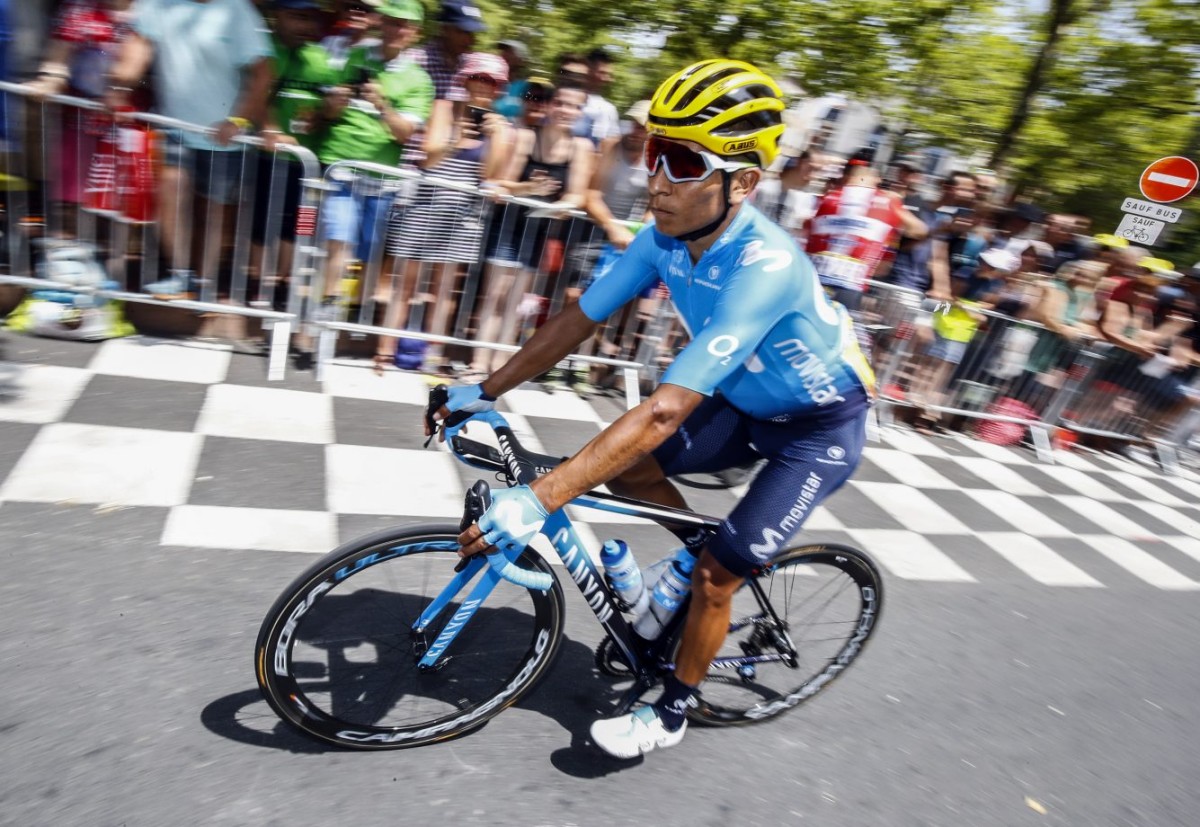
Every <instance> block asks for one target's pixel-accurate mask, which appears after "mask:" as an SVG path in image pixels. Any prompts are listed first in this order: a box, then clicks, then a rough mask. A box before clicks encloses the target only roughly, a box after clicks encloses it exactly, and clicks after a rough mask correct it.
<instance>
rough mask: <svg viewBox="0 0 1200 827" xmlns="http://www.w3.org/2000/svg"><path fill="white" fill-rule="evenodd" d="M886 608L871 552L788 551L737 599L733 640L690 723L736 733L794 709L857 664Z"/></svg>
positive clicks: (713, 670) (806, 548) (749, 581)
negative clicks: (744, 726) (737, 728)
mask: <svg viewBox="0 0 1200 827" xmlns="http://www.w3.org/2000/svg"><path fill="white" fill-rule="evenodd" d="M755 586H757V587H758V588H755ZM882 606H883V581H882V579H881V578H880V576H879V571H878V569H877V568H876V567H875V564H874V563H873V562H872V561H871V559H870V558H869V557H867V555H866V554H864V553H863V552H861V551H858V550H856V549H853V548H849V547H847V546H838V545H823V544H822V545H811V546H802V547H799V548H794V549H789V550H787V551H784V552H782V553H781V554H780V555H779V556H778V557H776V558H775V560H774V562H773V563H772V564H771V565H770V566H767V567H765V568H763V570H762V571H761V572H759V573H758V574H756V575H753V576H752V577H750V578H747V584H746V585H745V586H743V587H742V588H741V589H739V590H738V592H737V594H736V595H734V599H733V613H732V619H731V623H730V631H729V637H728V638H727V639H726V641H725V644H724V646H723V647H722V649H721V651H720V652H719V653H718V654H717V657H716V658H715V659H714V660H713V665H712V667H711V668H710V669H709V672H708V676H707V677H706V678H705V679H704V682H703V683H702V684H701V686H700V692H699V694H698V696H697V701H698V706H696V707H694V708H693V709H692V710H691V711H690V712H689V717H690V718H692V719H693V720H695V721H697V722H698V723H703V724H710V725H715V726H735V725H739V724H750V723H754V722H756V721H762V720H765V719H767V718H772V717H774V716H776V715H779V714H781V713H783V712H786V711H788V710H789V709H792V708H794V707H795V706H796V705H798V704H800V703H802V702H803V701H805V700H807V699H808V698H811V697H812V696H813V695H815V694H817V693H818V692H820V691H821V690H822V689H824V688H825V687H826V686H827V685H828V684H829V683H830V682H831V681H833V680H834V679H835V678H836V677H838V676H839V675H841V674H842V672H844V671H845V669H846V668H847V667H848V666H849V665H850V664H851V663H853V662H854V660H855V658H857V657H858V654H859V653H860V652H861V651H862V648H863V646H864V645H865V644H866V642H867V640H868V639H869V638H870V636H871V634H872V633H873V632H874V630H875V627H876V626H877V625H878V622H879V612H880V610H881V608H882Z"/></svg>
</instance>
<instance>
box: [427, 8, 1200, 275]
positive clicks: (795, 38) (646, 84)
mask: <svg viewBox="0 0 1200 827" xmlns="http://www.w3.org/2000/svg"><path fill="white" fill-rule="evenodd" d="M480 2H481V5H482V6H483V9H484V13H485V17H486V18H487V20H488V22H489V24H490V30H489V32H488V33H487V34H486V35H484V36H483V37H482V38H481V43H480V45H481V47H488V46H490V45H491V44H493V43H494V42H495V41H496V40H502V39H505V38H509V37H516V38H519V39H521V40H523V41H525V43H526V44H527V45H528V46H529V47H530V49H531V50H532V52H533V54H534V56H535V69H537V70H539V71H541V72H549V71H550V70H551V69H552V68H553V66H554V62H555V59H556V57H557V55H558V54H560V53H562V52H566V51H587V50H588V49H590V48H592V47H594V46H598V45H602V46H605V47H608V48H610V49H612V50H613V51H614V52H615V53H616V54H617V55H618V56H619V57H620V60H619V62H618V64H617V67H616V69H617V71H616V82H615V83H614V86H613V89H612V90H611V93H610V97H612V98H613V99H614V101H615V102H616V103H617V104H618V106H621V107H624V106H626V105H628V104H629V103H631V102H633V101H634V100H637V99H639V98H643V97H647V96H648V95H649V93H650V92H651V91H653V89H654V87H655V86H656V85H657V84H658V83H659V82H660V81H661V80H662V79H663V78H665V77H667V76H668V75H669V74H670V73H672V72H674V71H676V70H677V69H679V68H680V67H682V66H684V65H686V64H687V63H689V62H692V61H694V60H698V59H702V58H708V57H716V56H722V57H732V58H741V59H744V60H749V61H751V62H754V63H757V64H759V65H760V66H761V67H762V68H763V69H765V70H767V71H769V72H772V73H775V74H776V76H779V77H783V76H786V77H788V78H789V79H791V80H792V81H794V82H795V83H797V84H799V86H800V87H801V88H802V89H803V90H804V94H805V95H806V96H813V95H821V94H826V93H833V92H837V93H842V94H845V95H847V96H849V97H853V98H857V99H859V100H862V101H865V102H868V103H871V104H872V105H874V106H876V107H877V108H879V109H880V111H881V113H882V114H883V116H884V118H885V121H886V122H887V123H888V124H889V126H891V127H892V128H893V129H895V130H896V131H898V132H899V133H900V141H899V146H900V148H901V149H902V150H903V149H906V148H911V147H913V146H915V145H918V144H927V145H937V146H944V147H948V148H950V149H952V150H955V151H957V152H958V153H960V154H962V155H964V156H971V155H973V154H977V155H981V156H983V157H986V156H987V155H988V154H990V151H991V149H992V148H993V147H994V146H995V145H996V142H997V140H998V138H999V137H1000V135H1001V134H1002V133H1003V131H1004V129H1005V128H1006V126H1007V125H1008V123H1009V121H1010V119H1011V117H1012V113H1013V112H1014V110H1015V108H1016V107H1017V106H1018V104H1019V102H1020V98H1021V95H1022V94H1023V87H1024V84H1025V80H1026V76H1027V75H1028V71H1029V67H1030V66H1031V65H1032V64H1033V62H1034V60H1035V59H1036V57H1037V55H1038V53H1039V50H1041V48H1042V47H1043V45H1044V44H1045V42H1046V37H1047V32H1048V30H1049V29H1050V28H1051V26H1050V19H1049V17H1048V15H1049V14H1050V13H1051V10H1052V8H1053V6H1054V4H1053V3H1050V2H1043V3H1029V2H1025V0H1001V2H985V0H778V2H773V3H763V2H761V0H720V2H718V0H686V2H685V0H654V2H648V1H647V0H627V2H624V3H620V4H616V3H596V2H594V0H510V2H506V3H501V2H499V0H480ZM1067 6H1068V8H1067V9H1066V10H1067V11H1068V12H1069V13H1068V14H1067V15H1066V19H1067V20H1068V21H1070V22H1069V23H1068V24H1067V25H1065V26H1063V27H1061V28H1060V30H1059V31H1060V35H1061V37H1060V39H1059V41H1058V42H1057V44H1056V46H1057V48H1056V50H1055V52H1054V54H1053V57H1054V60H1053V61H1052V62H1050V64H1049V65H1048V66H1047V71H1046V72H1045V74H1044V77H1043V78H1042V82H1041V85H1040V88H1038V89H1036V90H1035V92H1034V95H1033V97H1032V99H1031V107H1030V116H1029V118H1028V120H1027V121H1026V123H1025V124H1024V125H1023V128H1022V129H1021V131H1020V132H1019V133H1018V134H1017V135H1016V140H1015V144H1014V147H1013V150H1012V152H1011V153H1010V154H1009V156H1008V162H1009V163H1008V168H1007V169H1006V170H1005V172H1006V174H1007V176H1008V178H1009V180H1010V182H1011V184H1012V185H1013V186H1014V187H1015V188H1016V190H1017V191H1018V192H1020V193H1021V194H1023V195H1026V196H1031V197H1035V198H1036V199H1037V200H1038V201H1039V203H1041V204H1042V205H1043V206H1045V207H1047V208H1048V209H1051V210H1065V211H1070V212H1077V213H1080V214H1083V215H1087V216H1090V217H1092V218H1093V219H1094V220H1095V222H1096V228H1097V230H1098V231H1099V230H1108V229H1111V228H1112V227H1114V226H1115V225H1116V222H1117V221H1118V220H1119V217H1120V216H1119V207H1120V203H1121V200H1122V198H1124V197H1125V196H1128V195H1137V178H1138V175H1139V174H1140V172H1141V170H1142V169H1143V168H1144V167H1145V165H1146V164H1147V163H1149V162H1150V161H1152V160H1154V159H1155V158H1157V157H1159V156H1162V155H1167V154H1177V153H1183V152H1184V151H1185V149H1188V148H1189V147H1190V149H1191V153H1192V155H1193V157H1195V156H1196V155H1200V92H1198V90H1200V0H1069V2H1068V3H1067ZM429 8H430V9H431V17H430V19H433V9H435V8H436V3H433V2H430V3H429ZM1180 206H1183V207H1185V209H1192V210H1197V209H1200V198H1197V197H1195V196H1193V198H1192V199H1190V201H1189V202H1185V203H1183V204H1181V205H1180ZM1164 249H1165V250H1166V251H1168V252H1170V253H1172V254H1173V255H1175V256H1176V257H1178V258H1180V260H1186V259H1188V258H1198V259H1200V223H1197V222H1196V221H1191V222H1190V223H1189V219H1187V218H1185V221H1184V222H1182V224H1181V226H1180V227H1179V228H1178V229H1177V230H1176V231H1174V232H1173V233H1172V237H1171V241H1170V242H1169V246H1167V247H1165V248H1164Z"/></svg>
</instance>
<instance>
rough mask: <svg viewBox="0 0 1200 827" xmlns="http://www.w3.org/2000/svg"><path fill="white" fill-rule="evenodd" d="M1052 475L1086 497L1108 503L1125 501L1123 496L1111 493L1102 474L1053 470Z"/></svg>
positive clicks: (1106, 478)
mask: <svg viewBox="0 0 1200 827" xmlns="http://www.w3.org/2000/svg"><path fill="white" fill-rule="evenodd" d="M1108 473H1114V472H1108ZM1052 474H1053V476H1054V478H1055V479H1056V480H1058V481H1059V482H1061V483H1063V484H1064V485H1069V486H1071V487H1072V488H1074V489H1075V490H1076V491H1078V492H1079V493H1080V494H1084V495H1086V496H1088V497H1092V498H1094V499H1097V500H1108V501H1110V502H1124V500H1125V497H1124V496H1122V495H1121V494H1118V493H1116V492H1114V491H1113V489H1112V486H1111V485H1106V483H1107V481H1108V477H1107V476H1105V475H1104V474H1098V473H1096V472H1094V471H1093V472H1092V473H1090V474H1088V473H1085V472H1083V471H1080V470H1079V469H1078V468H1055V469H1054V471H1053V472H1052Z"/></svg>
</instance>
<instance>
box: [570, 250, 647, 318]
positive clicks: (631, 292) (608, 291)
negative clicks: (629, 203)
mask: <svg viewBox="0 0 1200 827" xmlns="http://www.w3.org/2000/svg"><path fill="white" fill-rule="evenodd" d="M658 253H659V249H658V242H657V239H656V238H655V231H654V229H653V228H652V227H644V228H643V229H642V231H641V232H639V233H638V234H637V237H636V238H634V239H633V242H632V243H630V245H629V246H628V247H627V248H626V249H625V253H624V254H623V255H622V256H621V257H620V258H618V259H617V260H616V262H615V263H614V264H613V266H612V269H611V270H609V271H608V272H607V273H605V274H604V277H603V278H598V279H596V280H595V281H594V282H592V285H591V287H589V288H588V289H587V290H585V291H584V293H583V295H582V296H580V297H579V309H580V310H582V311H583V315H585V316H587V317H588V318H589V319H591V320H592V321H593V322H602V321H604V320H605V319H607V318H608V317H609V316H611V315H612V314H613V313H615V312H616V311H617V309H618V308H620V307H621V306H622V305H624V304H625V302H627V301H629V300H630V299H632V298H633V297H634V296H636V295H638V294H639V293H641V292H642V291H643V290H645V289H646V288H647V287H649V286H650V285H651V284H653V283H654V280H655V279H656V278H658V268H657V266H656V265H655V261H656V258H657V256H658Z"/></svg>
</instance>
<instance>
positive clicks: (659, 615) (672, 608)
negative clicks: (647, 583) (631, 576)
mask: <svg viewBox="0 0 1200 827" xmlns="http://www.w3.org/2000/svg"><path fill="white" fill-rule="evenodd" d="M695 566H696V558H695V557H694V556H693V555H692V553H691V552H690V551H688V550H687V547H686V546H685V547H683V548H681V549H679V551H677V552H675V556H674V557H673V558H672V559H671V562H670V564H669V565H668V566H666V568H664V569H663V573H662V575H661V576H660V577H659V578H658V581H657V582H656V583H655V584H654V589H653V590H652V591H651V593H650V605H649V607H648V608H647V609H646V611H644V612H642V614H641V616H640V617H638V619H637V620H636V621H634V624H633V629H634V631H635V632H637V633H638V635H640V636H641V637H642V638H644V639H645V640H654V639H655V638H656V637H658V636H659V634H660V633H661V632H662V630H663V628H665V627H666V625H667V623H668V622H670V620H671V617H672V616H674V614H675V612H677V611H679V607H680V606H681V605H683V600H684V598H685V597H687V595H688V592H690V591H691V590H692V569H693V568H695Z"/></svg>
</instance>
